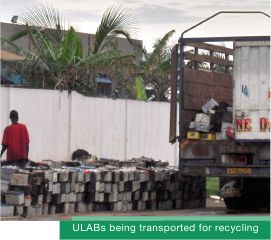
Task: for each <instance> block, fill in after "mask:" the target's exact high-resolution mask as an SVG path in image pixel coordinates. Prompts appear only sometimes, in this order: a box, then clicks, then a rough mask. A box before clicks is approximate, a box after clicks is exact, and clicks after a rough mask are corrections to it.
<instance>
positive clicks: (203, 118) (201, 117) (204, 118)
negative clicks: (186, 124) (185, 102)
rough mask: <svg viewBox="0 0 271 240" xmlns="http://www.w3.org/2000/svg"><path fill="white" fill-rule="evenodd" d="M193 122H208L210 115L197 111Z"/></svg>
mask: <svg viewBox="0 0 271 240" xmlns="http://www.w3.org/2000/svg"><path fill="white" fill-rule="evenodd" d="M195 122H201V123H204V124H208V125H209V124H210V117H209V116H208V115H206V114H204V113H198V114H196V117H195Z"/></svg>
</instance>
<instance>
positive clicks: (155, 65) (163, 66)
mask: <svg viewBox="0 0 271 240" xmlns="http://www.w3.org/2000/svg"><path fill="white" fill-rule="evenodd" d="M174 32H175V31H174V30H171V31H169V32H168V33H166V34H165V35H164V36H163V38H162V39H159V40H157V42H156V43H155V44H154V50H153V52H151V53H147V52H146V51H145V50H144V51H143V52H144V59H143V61H142V62H141V63H140V69H139V75H140V76H141V77H142V79H143V80H144V84H145V85H146V86H149V87H150V88H151V89H153V94H154V96H155V100H157V101H167V96H166V95H167V92H168V89H169V88H170V66H171V65H170V59H171V49H170V48H169V47H168V46H167V44H168V41H169V39H170V38H171V37H172V35H173V34H174Z"/></svg>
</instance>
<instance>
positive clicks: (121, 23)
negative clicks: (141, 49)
mask: <svg viewBox="0 0 271 240" xmlns="http://www.w3.org/2000/svg"><path fill="white" fill-rule="evenodd" d="M135 20H136V19H135V18H134V17H133V15H132V11H130V10H128V9H126V8H122V7H120V6H112V7H110V8H108V9H107V10H106V11H105V12H104V14H103V17H102V20H101V23H100V25H99V27H98V28H97V30H96V34H95V42H94V48H93V51H92V53H93V54H96V53H98V52H99V51H102V50H103V48H105V47H106V46H107V45H108V40H109V39H110V38H109V37H110V36H112V35H116V34H120V35H123V36H124V37H126V38H127V39H128V41H130V42H131V43H132V44H134V42H133V41H132V39H131V32H133V31H135V30H136V21H135Z"/></svg>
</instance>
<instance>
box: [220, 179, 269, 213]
mask: <svg viewBox="0 0 271 240" xmlns="http://www.w3.org/2000/svg"><path fill="white" fill-rule="evenodd" d="M224 202H225V204H226V206H227V208H228V209H231V210H255V209H261V208H270V182H269V179H267V178H265V179H264V178H244V179H243V190H242V196H241V197H232V198H224Z"/></svg>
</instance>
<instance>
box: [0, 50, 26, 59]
mask: <svg viewBox="0 0 271 240" xmlns="http://www.w3.org/2000/svg"><path fill="white" fill-rule="evenodd" d="M0 51H1V52H0V59H1V60H6V61H22V60H24V59H25V57H22V56H19V55H17V54H15V53H12V52H9V51H6V50H3V49H0Z"/></svg>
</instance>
